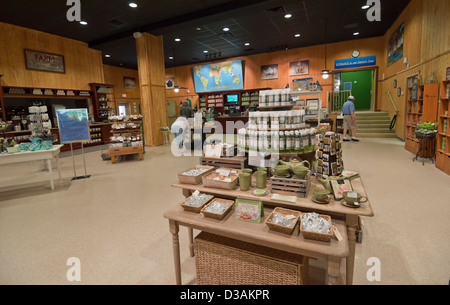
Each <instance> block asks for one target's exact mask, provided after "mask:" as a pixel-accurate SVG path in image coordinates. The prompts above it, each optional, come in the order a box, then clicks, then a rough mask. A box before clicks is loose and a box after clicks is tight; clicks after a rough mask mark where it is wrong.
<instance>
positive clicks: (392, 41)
mask: <svg viewBox="0 0 450 305" xmlns="http://www.w3.org/2000/svg"><path fill="white" fill-rule="evenodd" d="M404 35H405V24H404V23H402V24H401V25H400V26H399V27H398V28H397V29H396V30H395V31H394V33H392V36H391V37H390V38H389V42H388V47H387V54H388V58H387V65H388V67H389V66H391V65H392V64H394V63H396V62H397V61H399V60H400V59H402V58H403V42H404Z"/></svg>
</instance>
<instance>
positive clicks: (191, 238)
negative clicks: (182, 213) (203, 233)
mask: <svg viewBox="0 0 450 305" xmlns="http://www.w3.org/2000/svg"><path fill="white" fill-rule="evenodd" d="M188 235H189V253H190V254H191V257H194V256H195V253H194V229H192V228H188Z"/></svg>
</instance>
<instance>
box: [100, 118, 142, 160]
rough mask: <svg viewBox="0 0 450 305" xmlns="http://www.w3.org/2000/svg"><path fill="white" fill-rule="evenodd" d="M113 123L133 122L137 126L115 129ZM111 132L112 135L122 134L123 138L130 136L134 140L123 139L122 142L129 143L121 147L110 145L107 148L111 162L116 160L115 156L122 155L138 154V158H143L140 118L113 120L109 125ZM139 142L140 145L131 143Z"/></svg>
mask: <svg viewBox="0 0 450 305" xmlns="http://www.w3.org/2000/svg"><path fill="white" fill-rule="evenodd" d="M115 124H135V125H137V126H138V127H137V128H130V127H129V126H127V127H126V128H123V129H116V128H114V125H115ZM111 134H112V135H113V136H122V137H124V138H131V139H134V140H131V141H128V140H126V141H124V142H123V144H121V145H124V144H125V143H128V144H131V146H130V145H127V146H122V147H116V146H114V145H113V144H111V145H110V148H109V149H108V154H109V156H110V157H111V161H112V163H115V162H116V157H117V156H124V155H134V154H138V155H139V160H142V159H143V154H144V145H143V138H142V120H138V121H126V122H122V121H119V122H115V123H113V124H112V125H111ZM136 142H140V145H133V143H136Z"/></svg>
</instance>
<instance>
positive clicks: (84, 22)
mask: <svg viewBox="0 0 450 305" xmlns="http://www.w3.org/2000/svg"><path fill="white" fill-rule="evenodd" d="M80 24H82V25H87V24H88V23H87V22H86V21H80Z"/></svg>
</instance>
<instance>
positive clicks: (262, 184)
mask: <svg viewBox="0 0 450 305" xmlns="http://www.w3.org/2000/svg"><path fill="white" fill-rule="evenodd" d="M266 186H267V173H266V172H265V171H257V172H256V187H257V188H259V189H263V188H266Z"/></svg>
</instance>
